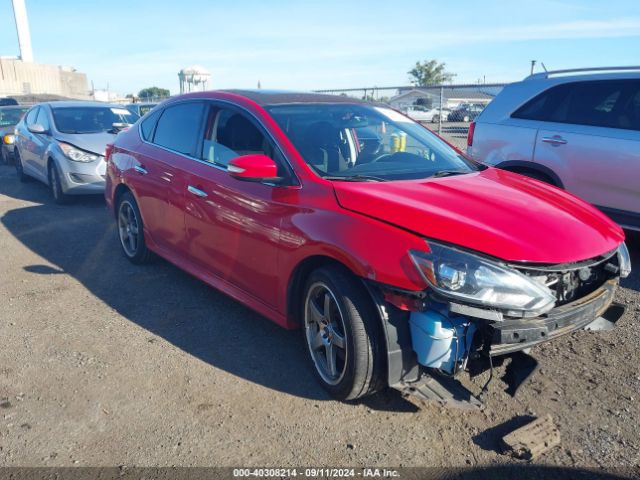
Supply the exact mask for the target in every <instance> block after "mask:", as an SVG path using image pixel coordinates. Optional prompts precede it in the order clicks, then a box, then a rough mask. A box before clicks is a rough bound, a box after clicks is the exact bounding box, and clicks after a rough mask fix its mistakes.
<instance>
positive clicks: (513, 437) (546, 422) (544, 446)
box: [502, 414, 560, 460]
mask: <svg viewBox="0 0 640 480" xmlns="http://www.w3.org/2000/svg"><path fill="white" fill-rule="evenodd" d="M502 442H503V443H504V446H505V453H507V454H510V455H512V456H514V457H516V458H520V459H523V460H532V459H535V458H537V457H539V456H540V455H542V454H543V453H545V452H547V451H549V450H551V449H552V448H553V447H555V446H557V445H560V431H559V430H558V427H556V426H555V424H554V423H553V420H552V419H551V415H549V414H547V415H545V416H544V417H540V418H536V419H535V420H533V421H532V422H530V423H528V424H526V425H524V426H522V427H520V428H518V429H516V430H514V431H512V432H511V433H508V434H507V435H505V436H504V437H502Z"/></svg>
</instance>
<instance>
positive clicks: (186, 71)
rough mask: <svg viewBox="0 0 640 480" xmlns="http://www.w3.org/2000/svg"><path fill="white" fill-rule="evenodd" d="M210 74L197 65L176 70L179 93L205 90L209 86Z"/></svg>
mask: <svg viewBox="0 0 640 480" xmlns="http://www.w3.org/2000/svg"><path fill="white" fill-rule="evenodd" d="M210 78H211V74H210V73H209V72H208V71H207V70H206V69H205V68H203V67H201V66H199V65H192V66H191V67H187V68H183V69H182V70H180V71H179V72H178V79H179V80H180V93H189V92H194V91H197V90H206V89H207V88H208V87H209V79H210Z"/></svg>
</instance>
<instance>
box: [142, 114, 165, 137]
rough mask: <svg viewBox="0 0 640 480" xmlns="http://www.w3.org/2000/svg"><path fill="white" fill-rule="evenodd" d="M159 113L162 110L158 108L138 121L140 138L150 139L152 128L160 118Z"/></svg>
mask: <svg viewBox="0 0 640 480" xmlns="http://www.w3.org/2000/svg"><path fill="white" fill-rule="evenodd" d="M161 113H162V112H161V111H160V110H158V111H156V112H153V113H152V114H150V115H149V116H148V117H147V118H145V119H144V120H143V121H142V122H141V123H140V131H141V132H142V138H144V139H145V140H151V137H152V135H153V129H154V128H155V126H156V123H158V118H160V114H161Z"/></svg>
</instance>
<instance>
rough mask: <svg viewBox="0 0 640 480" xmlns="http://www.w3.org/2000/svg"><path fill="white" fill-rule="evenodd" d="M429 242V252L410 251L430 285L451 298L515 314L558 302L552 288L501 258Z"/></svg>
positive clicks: (532, 312)
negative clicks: (512, 266) (524, 273)
mask: <svg viewBox="0 0 640 480" xmlns="http://www.w3.org/2000/svg"><path fill="white" fill-rule="evenodd" d="M427 245H428V246H429V249H430V252H421V251H417V250H411V251H410V252H409V255H410V256H411V259H412V260H413V263H414V264H415V266H416V267H417V269H418V271H419V272H420V274H421V275H422V277H423V278H424V279H425V281H426V282H427V283H428V284H429V286H430V287H431V288H432V289H433V290H434V291H435V292H437V293H439V294H440V295H442V296H444V297H446V298H448V299H451V300H455V301H457V302H460V303H466V304H472V305H480V306H483V307H485V308H490V309H497V310H500V311H502V312H503V313H504V314H505V315H508V316H514V317H535V316H538V315H541V314H543V313H545V312H548V311H549V310H551V309H552V308H553V306H554V305H555V302H556V297H555V295H554V294H553V292H552V291H551V290H549V288H547V287H546V286H545V285H543V284H540V283H537V282H536V281H534V280H532V279H530V278H528V277H526V276H525V275H523V274H522V273H520V272H518V271H516V270H514V269H512V268H509V267H508V266H506V265H504V264H502V263H499V262H498V261H494V260H491V259H488V258H485V257H481V256H478V255H474V254H472V253H469V252H464V251H461V250H457V249H455V248H451V247H447V246H444V245H441V244H438V243H436V242H431V241H429V242H427Z"/></svg>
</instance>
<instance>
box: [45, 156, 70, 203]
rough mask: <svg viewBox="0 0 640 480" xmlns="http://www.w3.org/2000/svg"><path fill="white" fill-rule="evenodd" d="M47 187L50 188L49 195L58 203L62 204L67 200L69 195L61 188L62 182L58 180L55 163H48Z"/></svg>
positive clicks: (58, 175)
mask: <svg viewBox="0 0 640 480" xmlns="http://www.w3.org/2000/svg"><path fill="white" fill-rule="evenodd" d="M49 187H50V188H51V195H53V200H54V201H55V202H56V203H57V204H58V205H64V204H65V203H68V202H69V195H67V194H66V193H64V191H63V190H62V183H61V182H60V174H59V173H58V168H57V167H56V165H55V163H53V162H50V163H49Z"/></svg>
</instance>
